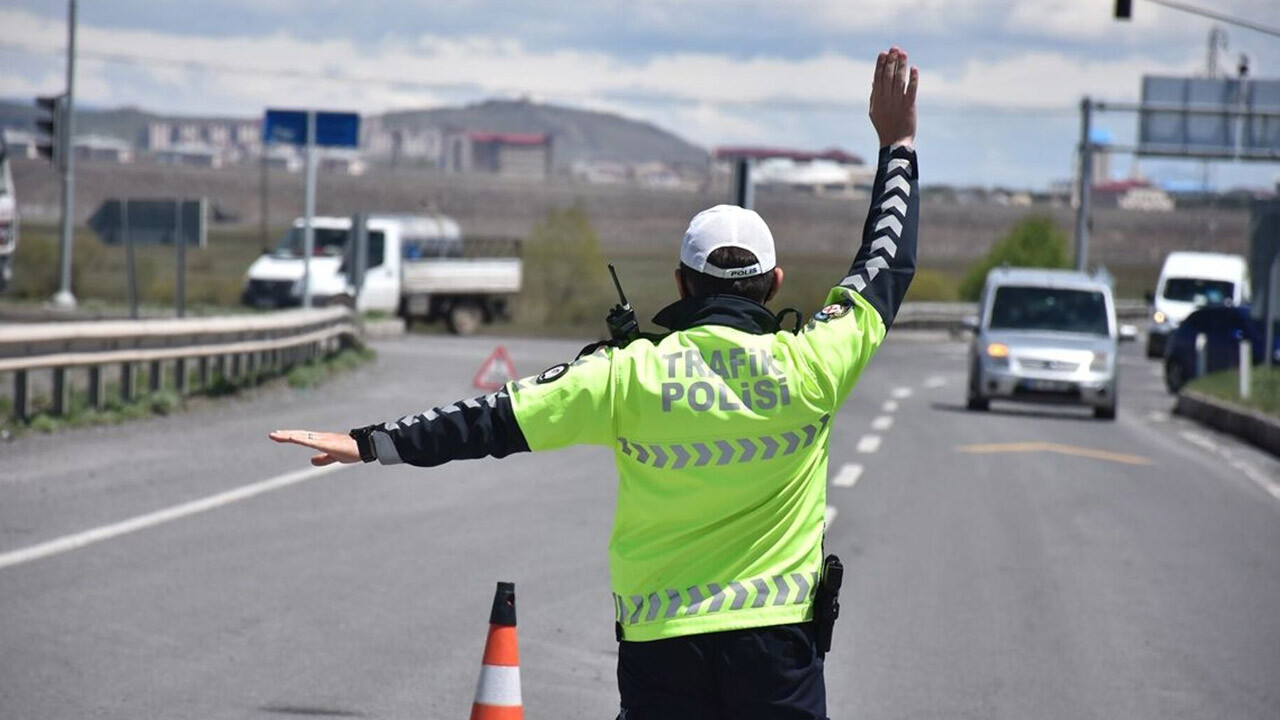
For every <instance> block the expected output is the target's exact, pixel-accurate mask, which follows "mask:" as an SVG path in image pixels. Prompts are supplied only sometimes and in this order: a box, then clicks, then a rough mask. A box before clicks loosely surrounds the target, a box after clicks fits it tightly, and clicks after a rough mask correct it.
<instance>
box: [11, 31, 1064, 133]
mask: <svg viewBox="0 0 1280 720" xmlns="http://www.w3.org/2000/svg"><path fill="white" fill-rule="evenodd" d="M0 48H9V49H15V50H20V51H24V52H30V53H37V54H47V55H56V56H59V57H61V55H62V53H63V48H61V47H53V46H48V45H40V44H36V43H26V42H21V41H16V40H0ZM78 54H79V56H80V57H81V58H91V59H94V60H99V61H102V62H108V63H115V64H120V65H129V66H134V67H138V68H142V67H146V66H162V67H176V68H180V69H185V70H190V71H193V72H212V73H224V74H230V75H247V76H255V77H274V78H279V79H281V80H305V81H311V82H314V81H323V82H332V83H339V84H345V85H357V86H368V85H378V86H381V87H390V88H396V89H410V90H419V91H423V92H436V93H440V92H444V93H473V94H497V95H506V96H511V97H521V96H529V95H535V96H540V97H551V98H559V99H566V100H579V101H581V100H608V101H613V102H626V103H640V104H650V105H673V106H684V107H697V106H703V105H705V106H711V107H717V108H732V109H743V110H765V111H769V110H773V111H790V112H799V111H810V112H865V111H866V109H867V106H866V101H865V100H861V99H859V100H838V99H819V98H805V97H794V96H774V97H768V98H755V99H750V100H732V99H707V98H697V97H690V96H688V95H680V94H676V93H669V92H662V91H649V90H600V91H597V92H594V93H587V92H580V93H574V92H563V91H554V92H548V91H545V90H540V89H537V88H531V87H514V86H512V87H501V86H489V85H482V84H480V83H476V82H455V83H442V82H425V81H422V80H412V79H408V78H395V77H390V76H381V75H379V76H374V75H348V74H345V73H331V72H314V71H306V70H298V69H292V68H267V67H251V66H246V65H235V64H231V63H218V62H209V61H204V60H184V59H179V58H168V57H160V56H153V55H144V54H141V53H125V52H109V51H103V50H86V49H82V50H80V51H79V53H78ZM921 108H922V109H923V110H926V111H945V112H950V113H980V114H987V115H1027V116H1036V117H1050V116H1062V117H1075V114H1076V108H1075V105H1074V103H1063V104H1061V105H1056V104H1046V105H1034V104H1024V105H1006V104H986V103H974V102H957V103H947V102H935V103H922V104H921Z"/></svg>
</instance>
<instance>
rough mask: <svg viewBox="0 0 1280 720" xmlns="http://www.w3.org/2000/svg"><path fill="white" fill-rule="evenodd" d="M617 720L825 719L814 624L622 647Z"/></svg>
mask: <svg viewBox="0 0 1280 720" xmlns="http://www.w3.org/2000/svg"><path fill="white" fill-rule="evenodd" d="M618 691H619V693H620V694H621V695H622V712H621V713H619V715H618V718H619V720H730V719H732V720H793V719H794V720H825V718H826V717H827V689H826V685H825V683H824V681H823V676H822V656H821V655H819V654H818V650H817V645H816V643H815V639H814V629H813V623H800V624H795V625H774V626H771V627H762V628H751V629H749V630H729V631H726V632H717V633H707V634H704V635H689V636H687V637H678V638H669V639H666V640H654V641H651V642H626V641H623V642H621V643H619V645H618Z"/></svg>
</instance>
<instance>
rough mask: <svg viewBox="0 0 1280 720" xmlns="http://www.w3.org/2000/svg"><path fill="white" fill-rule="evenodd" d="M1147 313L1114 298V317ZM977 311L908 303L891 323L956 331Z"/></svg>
mask: <svg viewBox="0 0 1280 720" xmlns="http://www.w3.org/2000/svg"><path fill="white" fill-rule="evenodd" d="M1149 312H1150V307H1149V306H1148V305H1147V304H1146V303H1144V302H1142V301H1140V300H1139V301H1135V300H1120V301H1116V318H1117V319H1119V320H1122V321H1123V320H1127V321H1131V322H1132V321H1136V320H1141V319H1142V318H1144V317H1146V316H1147V313H1149ZM977 314H978V304H977V303H965V302H908V303H903V304H902V307H901V308H899V309H898V315H897V316H896V317H895V318H894V320H893V326H894V327H895V328H898V329H902V330H908V329H910V330H950V331H952V332H959V331H960V330H961V322H962V321H963V320H964V319H965V318H966V317H968V316H971V315H977Z"/></svg>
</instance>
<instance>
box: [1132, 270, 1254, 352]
mask: <svg viewBox="0 0 1280 720" xmlns="http://www.w3.org/2000/svg"><path fill="white" fill-rule="evenodd" d="M1249 295H1250V288H1249V264H1248V263H1247V262H1246V261H1245V259H1244V258H1243V257H1241V256H1240V255H1228V254H1224V253H1203V252H1174V253H1169V256H1168V257H1167V258H1165V261H1164V267H1162V268H1161V270H1160V279H1159V281H1158V282H1157V283H1156V289H1155V292H1153V293H1150V294H1149V295H1148V296H1147V300H1148V302H1149V303H1150V304H1151V324H1150V326H1149V328H1148V333H1147V357H1150V358H1161V357H1164V349H1165V345H1166V344H1167V343H1168V339H1169V336H1170V335H1171V334H1172V333H1173V331H1174V330H1176V329H1178V325H1180V324H1182V321H1183V320H1185V319H1186V318H1187V316H1188V315H1190V314H1191V313H1192V312H1193V311H1194V310H1195V309H1196V308H1198V307H1200V306H1201V305H1237V306H1238V305H1245V304H1248V302H1249Z"/></svg>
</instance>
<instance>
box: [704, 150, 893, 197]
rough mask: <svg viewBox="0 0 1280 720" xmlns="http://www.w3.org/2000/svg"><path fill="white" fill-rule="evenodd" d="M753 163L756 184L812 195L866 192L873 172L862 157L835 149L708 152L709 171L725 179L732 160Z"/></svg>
mask: <svg viewBox="0 0 1280 720" xmlns="http://www.w3.org/2000/svg"><path fill="white" fill-rule="evenodd" d="M741 159H747V160H750V161H752V163H753V172H752V180H753V182H754V184H755V186H756V187H758V188H764V189H769V188H772V189H779V190H790V191H794V192H803V193H808V194H812V195H849V194H854V193H859V192H865V191H869V190H870V188H871V184H872V183H873V182H874V181H875V173H874V171H873V170H872V169H870V168H868V167H867V166H866V163H865V162H863V160H862V158H861V157H859V156H857V155H854V154H852V153H848V152H845V151H844V150H840V149H839V148H830V149H827V150H822V151H819V152H812V151H808V150H793V149H788V148H774V147H741V146H740V147H720V148H716V149H715V151H714V152H713V153H712V162H713V166H712V169H713V172H715V173H716V174H717V175H719V176H720V177H721V178H724V179H727V178H728V177H729V175H730V173H731V172H732V168H733V165H734V163H735V162H737V161H738V160H741Z"/></svg>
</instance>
